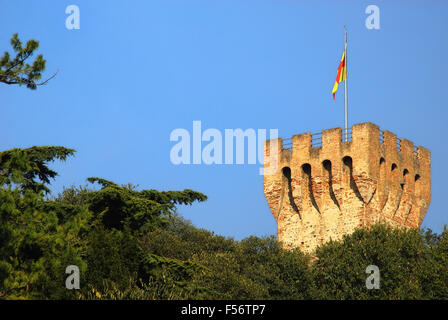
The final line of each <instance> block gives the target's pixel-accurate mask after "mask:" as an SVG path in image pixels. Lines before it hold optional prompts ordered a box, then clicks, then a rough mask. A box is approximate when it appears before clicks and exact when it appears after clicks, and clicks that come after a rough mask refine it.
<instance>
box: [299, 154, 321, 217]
mask: <svg viewBox="0 0 448 320" xmlns="http://www.w3.org/2000/svg"><path fill="white" fill-rule="evenodd" d="M302 172H303V174H304V175H305V177H306V179H307V184H308V194H309V197H310V201H311V204H312V205H313V207H314V208H315V209H316V210H317V212H319V213H320V210H319V206H318V205H317V202H316V199H315V198H314V192H313V181H312V179H311V165H310V164H309V163H305V164H303V165H302Z"/></svg>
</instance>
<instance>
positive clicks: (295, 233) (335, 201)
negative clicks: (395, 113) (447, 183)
mask: <svg viewBox="0 0 448 320" xmlns="http://www.w3.org/2000/svg"><path fill="white" fill-rule="evenodd" d="M348 133H349V134H348V139H347V141H343V140H345V139H343V135H342V129H341V128H335V129H329V130H324V131H322V133H319V134H311V133H304V134H299V135H295V136H293V137H292V139H281V138H279V139H275V140H268V141H267V142H266V146H265V154H264V157H265V161H264V170H265V175H264V193H265V196H266V200H267V202H268V205H269V207H270V209H271V211H272V214H273V216H274V218H275V220H276V221H277V230H278V239H279V240H280V241H282V242H283V245H284V247H286V248H294V247H299V248H300V249H301V250H302V251H304V252H308V253H310V252H312V251H314V249H315V248H316V247H317V246H318V245H320V244H322V243H325V242H327V241H329V240H330V239H333V240H338V239H340V238H342V236H343V235H344V234H348V233H352V232H353V231H354V230H355V229H356V228H358V227H362V226H366V227H368V226H370V225H371V224H373V223H375V222H377V221H382V222H386V223H388V224H389V225H392V226H394V227H405V228H418V227H419V226H420V224H421V222H422V220H423V218H424V216H425V214H426V210H427V209H428V206H429V203H430V199H431V171H430V161H431V160H430V152H429V150H428V149H426V148H424V147H417V148H414V144H413V143H412V142H411V141H409V140H406V139H397V136H396V135H395V134H393V133H392V132H389V131H381V130H380V129H379V127H378V126H376V125H375V124H373V123H369V122H367V123H361V124H356V125H354V126H353V127H352V128H351V129H350V130H349V132H348ZM275 153H276V154H275ZM275 155H277V156H278V157H277V159H278V161H277V162H276V163H274V162H273V161H271V159H275ZM273 156H274V157H273ZM273 163H274V164H273ZM269 169H270V170H271V173H272V174H266V172H267V171H266V170H269Z"/></svg>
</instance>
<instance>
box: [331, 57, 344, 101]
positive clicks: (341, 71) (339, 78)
mask: <svg viewBox="0 0 448 320" xmlns="http://www.w3.org/2000/svg"><path fill="white" fill-rule="evenodd" d="M344 80H345V50H344V53H343V54H342V59H341V62H340V63H339V67H338V73H337V75H336V81H335V82H334V86H333V91H332V93H333V100H334V99H335V94H336V91H338V86H339V82H341V81H344Z"/></svg>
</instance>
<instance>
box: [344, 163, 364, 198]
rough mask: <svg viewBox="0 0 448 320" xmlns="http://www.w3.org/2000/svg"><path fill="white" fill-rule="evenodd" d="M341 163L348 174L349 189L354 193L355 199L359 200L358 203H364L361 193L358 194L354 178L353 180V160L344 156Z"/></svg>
mask: <svg viewBox="0 0 448 320" xmlns="http://www.w3.org/2000/svg"><path fill="white" fill-rule="evenodd" d="M342 163H344V166H345V167H346V168H347V169H348V170H347V171H348V172H349V174H350V188H351V189H352V190H353V192H354V193H355V195H356V197H357V198H358V199H359V201H361V202H364V200H363V198H362V196H361V193H360V192H359V189H358V186H357V185H356V181H355V178H353V160H352V157H350V156H345V157H344V158H342Z"/></svg>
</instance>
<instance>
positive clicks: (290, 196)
mask: <svg viewBox="0 0 448 320" xmlns="http://www.w3.org/2000/svg"><path fill="white" fill-rule="evenodd" d="M282 173H283V179H286V183H287V184H288V199H289V204H290V205H291V207H292V209H293V210H294V211H295V212H296V213H297V214H298V215H299V218H300V219H302V216H301V215H300V211H299V208H298V207H297V205H296V203H295V201H294V197H293V194H292V184H291V182H292V178H291V168H290V167H284V168H283V169H282Z"/></svg>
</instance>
